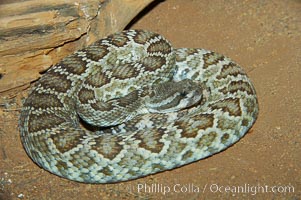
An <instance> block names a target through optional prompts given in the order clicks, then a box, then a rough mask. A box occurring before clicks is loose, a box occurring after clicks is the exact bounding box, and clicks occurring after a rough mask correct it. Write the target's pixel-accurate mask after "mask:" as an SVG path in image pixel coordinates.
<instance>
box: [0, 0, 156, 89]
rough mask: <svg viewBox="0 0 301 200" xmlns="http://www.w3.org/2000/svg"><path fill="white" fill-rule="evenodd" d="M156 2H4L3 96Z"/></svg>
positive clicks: (0, 34) (0, 17) (0, 11)
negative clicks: (5, 92)
mask: <svg viewBox="0 0 301 200" xmlns="http://www.w3.org/2000/svg"><path fill="white" fill-rule="evenodd" d="M152 1H153V0H88V1H87V0H78V1H74V0H59V1H58V0H46V1H41V0H28V1H22V2H15V3H6V4H0V93H1V92H4V91H7V90H10V89H13V88H16V87H19V86H24V85H26V84H27V85H29V84H30V82H32V81H34V80H36V79H38V78H39V77H40V72H43V71H45V70H46V69H48V68H49V67H50V66H51V65H53V64H55V63H57V62H58V61H59V60H61V59H62V58H63V57H65V56H67V55H69V54H70V53H72V52H74V51H75V50H77V49H81V48H83V47H84V46H87V45H89V44H91V43H92V42H94V41H96V40H97V39H100V38H102V37H104V36H107V35H109V34H111V33H113V32H116V31H120V30H122V29H124V28H125V27H126V25H127V24H128V23H129V22H130V21H131V20H132V19H133V18H134V17H135V16H136V15H137V14H138V13H139V12H140V11H141V10H142V9H143V8H145V7H146V6H147V5H148V4H149V3H151V2H152Z"/></svg>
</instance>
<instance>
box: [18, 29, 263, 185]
mask: <svg viewBox="0 0 301 200" xmlns="http://www.w3.org/2000/svg"><path fill="white" fill-rule="evenodd" d="M187 80H188V81H187ZM189 80H191V81H189ZM182 81H183V82H182ZM185 81H186V82H189V83H192V84H196V85H197V86H196V85H193V87H190V86H189V87H186V86H185V85H186V83H185ZM179 83H180V84H179ZM195 87H196V90H195V91H194V92H193V94H195V96H194V95H191V94H192V93H189V92H190V91H187V90H190V89H192V88H195ZM178 88H182V89H178ZM183 88H184V89H183ZM185 88H186V89H185ZM187 88H188V89H187ZM157 90H158V91H157ZM156 95H157V96H156ZM154 96H155V97H154ZM187 96H190V97H189V98H190V99H191V98H192V99H193V98H194V99H195V100H194V102H193V103H187V102H188V101H190V100H189V98H188V99H186V100H183V102H186V108H184V109H182V108H176V109H174V110H173V109H172V107H173V106H176V105H178V104H181V102H182V99H183V98H184V99H185V98H186V97H187ZM151 97H154V98H151ZM178 97H180V98H178ZM140 98H142V99H144V102H146V103H141V101H140V100H139V99H140ZM160 98H162V99H160ZM145 105H146V106H145ZM151 110H153V111H154V112H150V113H148V111H151ZM160 110H163V112H162V113H160ZM131 111H132V112H131ZM165 111H166V112H165ZM257 114H258V102H257V98H256V93H255V90H254V87H253V85H252V83H251V82H250V80H249V78H248V77H247V75H246V73H245V72H244V71H243V70H242V69H241V68H240V67H239V66H238V65H237V64H236V63H234V62H233V61H231V60H230V59H229V58H227V57H225V56H223V55H221V54H218V53H214V52H211V51H208V50H204V49H192V48H179V49H174V48H173V47H172V46H171V45H170V43H169V42H168V41H167V40H166V39H165V38H164V37H163V36H161V35H159V34H156V33H153V32H150V31H144V30H127V31H122V32H119V33H115V34H112V35H110V36H108V37H107V38H104V39H101V40H99V41H97V42H95V43H94V44H92V45H90V46H88V47H86V48H85V49H82V50H79V51H77V52H75V53H74V54H72V55H70V56H68V57H66V58H64V59H63V60H62V61H61V62H60V63H58V64H56V65H54V66H53V67H51V68H50V69H49V70H48V71H47V72H46V73H45V74H44V75H43V76H42V77H41V78H40V80H39V81H37V83H36V84H35V86H34V88H33V89H32V90H31V92H30V94H29V96H28V98H27V99H26V101H25V102H24V105H23V108H22V110H21V115H20V120H19V127H20V131H21V140H22V143H23V146H24V148H25V150H26V152H27V154H28V155H29V156H30V157H31V159H32V160H33V161H34V162H35V163H37V164H38V165H39V166H40V167H42V168H44V169H46V170H48V171H50V172H52V173H54V174H56V175H58V176H61V177H65V178H67V179H71V180H74V181H79V182H87V183H112V182H119V181H125V180H131V179H135V178H139V177H143V176H146V175H149V174H154V173H156V172H160V171H164V170H170V169H173V168H176V167H179V166H182V165H185V164H188V163H191V162H194V161H197V160H199V159H202V158H205V157H208V156H210V155H213V154H215V153H217V152H220V151H221V150H223V149H225V148H227V147H229V146H230V145H232V144H233V143H235V142H236V141H238V140H239V139H240V138H241V137H242V136H243V135H244V134H245V133H246V132H247V131H248V130H249V129H250V127H251V126H252V125H253V123H254V122H255V120H256V118H257Z"/></svg>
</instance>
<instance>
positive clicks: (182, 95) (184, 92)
mask: <svg viewBox="0 0 301 200" xmlns="http://www.w3.org/2000/svg"><path fill="white" fill-rule="evenodd" d="M187 94H188V93H187V92H186V91H183V92H180V95H181V97H186V96H187Z"/></svg>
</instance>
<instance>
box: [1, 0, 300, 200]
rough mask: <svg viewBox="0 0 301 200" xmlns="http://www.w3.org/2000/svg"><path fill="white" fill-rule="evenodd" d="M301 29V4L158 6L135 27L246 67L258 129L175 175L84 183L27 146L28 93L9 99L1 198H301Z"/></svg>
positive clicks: (221, 0) (236, 0)
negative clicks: (57, 171) (36, 157)
mask: <svg viewBox="0 0 301 200" xmlns="http://www.w3.org/2000/svg"><path fill="white" fill-rule="evenodd" d="M300 22H301V1H300V0H262V1H260V0H257V1H256V0H228V1H225V0H211V1H205V0H166V1H162V2H159V3H156V4H152V6H150V7H149V8H148V9H146V11H145V12H144V14H143V15H140V16H139V17H138V18H137V19H136V20H135V21H134V22H133V23H132V24H131V26H129V28H143V29H149V30H152V31H156V32H159V33H161V34H163V35H164V36H165V37H166V38H168V39H169V40H170V41H171V42H172V43H173V44H174V46H175V47H201V48H206V49H210V50H214V51H217V52H219V53H223V54H225V55H227V56H229V57H231V58H232V59H233V60H235V61H236V62H237V63H239V64H240V65H242V66H244V69H245V70H246V72H247V73H248V75H249V76H250V78H251V79H252V81H253V83H254V85H255V88H256V90H257V94H258V99H259V103H260V114H259V117H258V119H257V121H256V123H255V125H254V126H253V128H252V129H251V130H250V131H249V133H248V134H247V135H246V136H245V137H244V138H243V139H242V140H240V141H239V142H238V143H237V144H235V145H234V146H232V147H231V148H228V149H227V150H226V151H223V152H222V153H219V154H217V155H215V156H212V157H210V158H207V159H204V160H201V161H198V162H195V163H193V164H190V165H187V166H184V167H181V168H178V169H175V170H172V171H168V172H163V173H159V174H156V175H152V176H148V177H146V178H142V179H138V180H134V181H129V182H124V183H118V184H103V185H90V184H80V183H76V182H71V181H68V180H65V179H62V178H59V177H57V176H55V175H52V174H50V173H48V172H46V171H44V170H42V169H40V168H39V167H38V166H36V165H35V164H34V163H33V162H32V161H31V160H30V159H29V157H28V156H27V155H26V153H25V151H24V149H23V148H22V145H21V142H20V138H19V132H18V128H17V120H18V116H19V109H20V107H21V99H22V97H23V96H24V93H25V94H26V92H27V91H24V92H18V93H16V94H14V95H12V96H1V102H0V106H1V107H0V160H1V163H0V199H110V200H112V199H143V200H148V199H185V200H188V199H189V200H190V199H232V198H233V199H291V200H298V199H301V136H300V132H301V130H300V128H301V119H300V116H301V90H300V88H301V86H300V84H301V81H300V80H301V66H300V62H301V51H300V48H301V37H300V36H301V28H300V26H301V23H300ZM140 186H141V187H142V186H143V187H146V189H142V190H140V191H138V187H140ZM239 187H240V191H238V190H236V191H235V189H238V188H239ZM155 188H156V189H155ZM168 189H170V191H169V192H168ZM217 189H219V190H217Z"/></svg>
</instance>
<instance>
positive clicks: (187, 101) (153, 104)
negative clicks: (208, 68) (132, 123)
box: [145, 79, 203, 113]
mask: <svg viewBox="0 0 301 200" xmlns="http://www.w3.org/2000/svg"><path fill="white" fill-rule="evenodd" d="M202 91H203V89H202V87H201V86H200V84H199V83H198V82H194V81H192V80H190V79H184V80H181V81H179V82H175V81H169V82H165V83H161V84H158V85H156V86H154V87H153V88H152V94H151V95H150V96H149V98H147V99H146V100H145V106H146V108H147V109H148V111H149V112H151V113H168V112H177V111H179V110H182V109H185V108H189V107H191V106H193V105H195V104H196V103H198V102H200V101H201V100H202V93H203V92H202Z"/></svg>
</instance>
